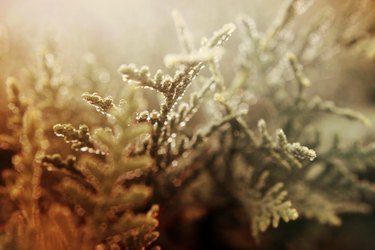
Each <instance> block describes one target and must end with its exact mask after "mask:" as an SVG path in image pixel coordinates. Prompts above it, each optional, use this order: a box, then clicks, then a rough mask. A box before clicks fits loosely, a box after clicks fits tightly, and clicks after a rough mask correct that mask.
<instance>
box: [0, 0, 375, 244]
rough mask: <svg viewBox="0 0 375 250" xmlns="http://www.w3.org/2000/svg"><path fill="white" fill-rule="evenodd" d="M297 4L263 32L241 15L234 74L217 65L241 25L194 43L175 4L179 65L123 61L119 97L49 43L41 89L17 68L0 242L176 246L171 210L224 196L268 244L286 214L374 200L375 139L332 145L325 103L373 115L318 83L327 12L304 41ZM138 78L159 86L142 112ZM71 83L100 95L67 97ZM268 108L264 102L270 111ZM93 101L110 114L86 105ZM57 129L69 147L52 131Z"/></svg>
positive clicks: (1, 143)
mask: <svg viewBox="0 0 375 250" xmlns="http://www.w3.org/2000/svg"><path fill="white" fill-rule="evenodd" d="M302 9H303V8H302ZM301 13H302V11H301V1H299V0H291V1H289V2H288V3H287V4H286V5H285V7H284V8H283V9H282V10H281V11H280V13H279V16H278V17H277V18H276V19H275V21H274V22H273V24H271V25H270V27H269V28H268V29H267V30H266V32H264V33H261V32H259V31H258V30H257V28H256V27H255V22H254V21H252V20H251V19H249V18H247V17H244V16H243V17H241V18H240V19H239V24H238V26H239V28H240V29H241V30H242V38H241V39H242V42H241V45H240V48H239V53H238V60H237V62H238V63H237V65H236V66H237V67H236V68H235V72H234V74H233V79H232V80H227V79H226V77H224V76H223V74H222V73H221V70H220V60H222V59H223V57H222V56H223V53H224V49H223V44H224V42H225V41H227V40H228V39H229V38H230V36H231V35H232V34H233V33H234V32H235V30H236V26H235V25H234V24H232V23H229V24H226V25H224V26H223V27H222V28H221V29H219V30H218V31H216V32H214V33H213V35H212V36H211V37H210V38H203V39H202V40H201V46H200V47H199V48H196V47H195V45H194V41H193V39H192V35H191V33H190V31H189V29H188V27H187V25H186V23H185V21H184V20H183V18H182V16H180V15H179V14H178V13H177V12H174V13H173V17H174V20H175V26H176V29H177V34H178V36H179V37H178V38H179V40H180V43H181V47H182V52H181V53H179V54H169V55H166V56H165V58H164V63H165V65H166V67H168V68H174V69H175V71H174V72H173V73H164V72H163V71H162V70H161V69H159V70H157V71H156V73H155V74H152V73H150V69H149V67H147V66H142V67H140V68H139V67H137V66H136V65H134V64H124V65H122V66H120V68H119V69H118V72H119V73H120V74H121V76H122V79H123V81H124V82H125V83H126V84H128V85H130V86H126V87H124V88H123V89H122V90H121V91H118V92H119V93H121V94H119V93H117V94H116V96H115V98H112V97H111V96H107V94H109V93H106V89H107V87H103V84H105V83H103V82H102V81H100V79H98V77H97V75H96V74H97V71H98V66H97V65H95V63H94V61H93V60H89V61H88V62H86V63H87V65H86V68H85V69H86V71H85V73H84V74H83V78H84V79H85V80H86V83H87V85H88V86H85V84H84V85H83V86H84V87H82V86H81V88H82V89H81V88H79V89H78V90H77V89H73V88H72V85H71V81H70V80H68V79H69V77H68V78H66V77H62V74H61V72H60V67H59V66H58V64H57V63H56V60H55V56H54V54H53V53H52V52H48V51H44V52H43V53H42V55H41V65H40V67H39V68H38V69H37V70H35V72H33V71H31V72H29V73H30V74H29V78H28V81H29V82H30V83H34V84H35V85H36V86H37V87H36V89H35V91H31V93H28V92H27V91H25V92H24V91H21V88H20V87H19V85H18V83H17V81H16V80H15V79H13V78H9V79H8V81H7V93H8V102H9V108H10V111H11V112H12V113H11V115H10V116H9V117H8V123H9V129H10V132H9V133H8V134H2V135H1V136H0V149H2V148H6V149H8V150H10V151H11V152H12V169H11V170H4V171H3V173H2V174H3V178H2V179H3V180H4V182H5V185H4V186H1V187H0V198H1V201H3V200H4V204H6V207H7V209H4V211H6V213H7V214H6V223H5V226H6V228H5V231H4V233H2V235H1V238H0V246H1V247H3V248H5V249H42V250H43V249H103V250H104V249H130V250H138V249H146V248H147V249H149V248H153V249H159V246H158V245H159V244H161V245H168V244H170V243H169V242H170V241H169V239H168V237H169V236H168V222H170V221H173V220H174V219H175V217H178V218H180V217H181V218H184V216H183V215H186V214H189V212H191V211H203V212H198V213H196V214H195V215H194V212H191V213H192V214H193V215H191V214H190V217H189V216H187V215H186V216H185V217H186V218H192V217H194V216H196V217H198V219H200V218H201V217H203V216H205V215H207V214H209V213H210V212H212V211H214V210H220V209H222V208H225V209H227V211H226V212H227V213H233V214H232V215H229V218H231V220H232V222H233V223H235V224H236V226H237V227H238V228H240V229H243V230H246V231H250V234H249V237H251V236H252V237H253V239H254V240H255V241H257V242H258V243H260V244H261V243H262V241H261V240H260V239H261V234H260V233H261V232H265V231H267V229H268V228H269V227H271V226H272V227H274V228H277V227H278V226H279V224H280V221H281V220H282V221H284V222H286V223H287V222H290V221H294V220H297V219H298V218H300V217H305V218H308V219H316V220H317V221H319V222H320V223H326V224H330V225H336V226H337V225H340V224H341V219H340V214H342V213H348V212H349V213H352V212H356V213H366V212H369V211H370V209H371V202H369V200H368V197H373V195H375V184H373V183H372V182H370V181H369V180H366V179H364V176H365V175H364V173H366V172H367V171H369V170H373V168H374V166H375V164H374V163H375V162H374V157H375V147H374V144H369V145H363V146H362V144H361V143H359V142H355V143H354V144H353V145H349V146H346V147H345V146H342V145H341V144H340V136H339V135H332V138H333V143H332V145H331V146H327V145H324V143H322V140H321V135H320V133H321V131H320V130H319V122H320V121H321V120H322V119H323V118H324V117H325V116H323V115H322V114H326V115H334V116H338V117H339V118H336V119H342V118H345V119H348V120H352V121H359V122H360V123H362V124H364V125H366V126H370V125H371V123H370V121H369V120H368V119H367V118H366V117H365V116H364V115H363V114H361V113H359V112H356V111H354V110H351V109H348V108H342V107H339V106H337V105H336V104H335V103H334V102H333V101H326V100H323V99H322V98H321V97H319V96H318V95H313V94H312V93H311V92H310V90H309V88H310V87H311V86H313V85H314V83H313V81H311V80H310V78H309V77H308V73H307V71H305V68H308V65H311V64H313V63H316V62H320V61H322V60H323V58H322V57H321V55H322V53H323V52H325V51H326V50H329V49H330V48H332V46H333V45H332V44H329V43H328V44H324V46H323V45H322V46H317V45H315V46H316V47H314V45H313V44H312V42H311V40H312V36H313V35H314V34H315V35H316V34H318V33H319V32H320V28H319V27H320V26H321V25H322V24H324V23H326V22H327V23H329V22H330V20H328V17H327V16H325V15H323V16H320V17H318V18H317V19H316V20H315V21H314V22H312V23H310V26H309V27H307V29H306V30H304V32H302V33H303V34H302V36H301V35H300V33H301V32H300V33H298V32H297V34H296V37H298V38H300V39H289V38H288V36H286V35H285V34H286V33H287V32H290V33H293V32H295V31H294V30H292V28H291V27H290V26H291V24H293V22H294V21H295V20H296V19H298V15H299V14H301ZM295 41H297V42H295ZM91 59H92V58H91ZM205 66H208V67H207V68H208V70H204V68H205ZM168 72H171V70H170V71H168ZM203 75H204V76H203ZM79 79H82V76H80V77H79ZM192 85H193V87H195V88H193V90H191V89H190V86H192ZM133 87H134V88H133ZM136 88H140V89H136ZM142 89H147V90H151V91H153V93H155V95H161V96H162V101H161V103H160V104H158V105H156V107H155V105H154V106H152V104H149V106H148V107H147V109H146V110H142V109H143V107H142V106H141V105H139V103H140V99H139V98H141V95H140V93H143V90H142ZM197 89H199V90H197ZM70 91H71V93H72V94H74V95H77V97H79V96H81V98H82V99H83V100H84V101H85V102H86V104H89V105H90V106H91V107H87V106H82V105H81V104H79V103H80V102H79V101H78V100H77V99H75V98H77V97H74V98H72V97H67V95H66V92H68V93H70ZM85 91H90V93H89V92H85ZM95 91H97V92H100V94H99V93H97V92H95ZM76 92H79V93H76ZM82 92H83V94H81V93H82ZM122 93H126V94H125V95H123V94H122ZM72 94H70V95H69V96H71V95H72ZM24 95H25V96H28V97H29V98H25V96H24ZM121 95H122V96H121ZM118 97H121V98H120V100H119V101H117V100H118ZM29 100H32V101H29ZM142 101H144V100H143V99H142ZM264 106H266V108H268V109H269V110H270V111H269V114H268V113H267V114H264V113H262V112H261V111H262V110H264ZM90 108H91V109H92V108H94V109H95V110H96V111H97V112H99V113H100V114H102V115H104V116H100V115H98V116H94V117H95V118H93V116H92V115H82V117H79V114H86V113H88V112H89V111H90ZM60 113H61V114H60ZM259 113H260V114H259ZM51 117H52V118H51ZM202 117H204V118H205V119H202ZM50 118H51V119H50ZM266 121H267V122H266ZM60 122H71V123H72V124H70V123H60ZM73 123H74V124H80V125H78V126H76V125H73ZM85 124H87V125H85ZM275 128H277V129H275ZM311 128H314V132H315V136H314V138H312V137H311V133H309V132H310V131H311ZM273 130H275V132H274V133H273V132H272V133H271V132H269V131H273ZM52 131H53V133H54V134H55V135H56V136H57V137H62V138H63V139H64V141H65V142H66V143H67V144H70V145H71V148H70V149H68V148H66V147H65V146H64V145H63V144H61V142H60V141H58V140H55V138H53V137H52V136H48V135H49V133H51V132H52ZM197 190H198V191H197ZM159 208H160V213H161V214H160V217H159V215H158V213H159ZM194 209H195V210H194ZM0 211H1V210H0ZM237 211H241V215H243V216H245V219H244V218H243V217H241V218H238V219H237V217H236V212H237ZM176 214H177V215H176ZM179 215H180V217H179ZM226 215H228V214H226ZM159 218H160V223H159ZM195 219H196V218H195ZM186 220H187V221H183V220H182V222H184V223H187V224H189V223H191V224H192V222H191V221H189V220H188V219H186ZM244 221H246V223H244ZM178 223H179V222H178ZM244 224H245V225H244ZM174 226H176V225H175V224H174ZM176 227H177V226H176ZM249 228H250V230H249ZM159 232H160V233H159ZM159 234H161V236H160V238H159ZM250 235H251V236H250ZM29 242H37V243H35V244H36V245H35V246H31V245H30V244H28V243H29ZM176 248H178V247H176Z"/></svg>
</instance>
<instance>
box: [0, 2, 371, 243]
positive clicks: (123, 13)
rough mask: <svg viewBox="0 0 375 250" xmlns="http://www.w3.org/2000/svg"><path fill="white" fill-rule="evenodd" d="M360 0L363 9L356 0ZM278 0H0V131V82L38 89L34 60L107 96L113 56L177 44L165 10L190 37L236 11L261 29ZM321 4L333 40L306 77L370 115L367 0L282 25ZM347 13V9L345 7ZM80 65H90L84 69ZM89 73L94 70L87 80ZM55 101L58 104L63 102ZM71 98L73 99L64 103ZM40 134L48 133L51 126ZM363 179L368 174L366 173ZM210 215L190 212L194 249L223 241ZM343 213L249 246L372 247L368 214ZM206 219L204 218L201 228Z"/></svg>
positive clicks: (354, 129) (239, 238) (150, 57)
mask: <svg viewBox="0 0 375 250" xmlns="http://www.w3.org/2000/svg"><path fill="white" fill-rule="evenodd" d="M362 2H366V5H365V8H363V9H361V4H360V3H362ZM283 3H284V1H283V0H250V1H249V0H248V1H245V0H236V1H228V0H205V1H199V0H189V1H188V0H180V1H174V0H161V1H155V0H139V1H121V0H108V1H90V0H79V1H73V0H65V1H51V0H32V1H28V0H13V1H6V0H0V112H1V113H0V132H2V133H4V132H8V129H7V127H6V125H7V119H6V118H7V117H8V116H9V114H10V112H9V111H8V108H7V101H6V97H5V84H4V83H5V79H6V78H7V77H8V76H11V75H13V76H17V78H20V79H22V80H24V81H21V87H23V85H24V86H25V89H26V91H27V89H30V90H33V89H34V88H38V87H37V86H36V85H34V83H35V82H33V81H32V80H30V79H31V78H32V77H33V72H34V73H35V72H41V71H43V62H47V66H48V60H53V61H55V60H56V61H58V66H56V68H54V69H53V70H54V71H55V72H56V73H57V74H58V75H61V77H62V78H64V80H65V81H67V82H69V84H70V86H71V88H70V89H74V90H75V91H76V92H71V91H69V92H66V93H65V95H66V96H68V97H69V98H72V99H74V98H76V100H79V99H80V94H81V93H82V92H85V91H94V90H95V91H98V92H99V93H100V94H111V95H113V96H115V97H116V95H115V94H116V92H117V90H118V88H119V87H118V85H119V84H120V85H121V84H122V83H120V82H121V76H120V75H118V74H117V73H116V71H117V68H118V66H119V65H120V64H121V63H130V62H133V63H135V64H137V65H149V66H150V68H151V69H152V71H155V70H156V69H158V68H162V67H163V61H162V58H163V56H164V55H165V54H167V53H170V52H174V51H179V46H178V38H177V37H176V35H175V30H174V26H173V25H172V19H171V17H170V13H171V12H172V10H175V9H177V10H178V11H179V12H181V14H182V15H183V16H184V17H185V19H186V21H187V22H188V24H189V27H190V29H191V30H192V31H193V34H194V36H195V38H200V37H202V36H207V35H209V34H210V33H211V31H212V30H215V29H216V28H217V27H218V25H220V24H222V23H227V22H232V21H234V20H236V19H237V17H238V16H239V15H241V14H244V15H246V16H249V17H251V18H253V19H254V20H255V22H256V24H257V27H258V29H259V30H260V31H265V29H266V28H267V27H268V26H269V25H270V23H272V21H273V20H274V19H275V17H276V15H277V13H278V11H279V9H280V8H281V6H282V5H283ZM324 11H330V13H331V15H332V16H335V20H334V21H333V22H335V23H334V25H333V28H332V29H329V30H325V31H323V32H324V34H322V35H324V37H325V38H324V39H333V38H334V39H336V38H337V37H340V39H336V40H335V41H334V42H335V43H337V44H339V46H338V47H332V51H329V52H330V53H332V54H331V55H326V56H327V57H326V60H323V61H319V62H318V63H317V64H315V65H312V66H311V67H308V69H307V72H306V73H307V75H308V76H309V77H310V79H311V81H312V82H314V84H313V85H312V87H311V89H310V90H309V91H311V92H314V93H317V94H319V95H320V96H322V97H323V98H326V97H327V98H329V99H331V100H334V101H335V103H337V104H339V105H340V106H347V107H351V108H355V109H356V110H359V111H361V112H363V113H364V114H366V115H367V116H368V117H369V118H370V120H371V121H372V122H373V124H375V109H374V107H375V16H374V14H373V13H374V11H375V1H373V0H370V1H357V0H345V1H342V0H316V1H315V2H314V3H313V5H312V6H311V8H309V9H308V10H307V11H306V13H304V15H303V16H301V17H298V18H299V21H298V22H295V23H293V24H292V25H293V26H292V29H295V30H298V29H301V28H303V27H304V25H306V23H307V21H306V20H310V19H311V18H312V17H314V16H315V15H316V14H318V13H322V12H324ZM353 13H357V14H355V15H352V14H353ZM332 18H333V17H332ZM342 26H346V27H342ZM337 34H338V35H337ZM316 39H318V40H319V39H322V38H320V37H317V38H316ZM239 42H240V34H239V32H235V33H234V35H233V37H232V39H231V40H230V41H228V43H227V45H226V53H225V55H224V58H223V59H222V63H221V69H222V72H223V75H224V77H226V78H229V79H231V78H232V76H233V72H234V68H235V65H236V61H235V60H236V59H235V55H236V51H237V49H238V44H239ZM49 51H53V54H54V57H51V56H50V55H49ZM324 56H325V55H323V57H324ZM53 65H56V64H55V63H53ZM47 68H48V67H47ZM90 70H92V71H93V72H95V74H90V73H88V72H90ZM66 72H67V74H66ZM85 72H86V73H87V75H85V74H84V73H85ZM93 76H94V79H91V78H90V77H93ZM27 79H29V80H27ZM93 82H96V83H97V84H98V85H100V86H101V87H98V88H99V89H94V90H90V89H87V88H88V87H92V86H94V85H92V83H93ZM103 86H104V87H103ZM116 86H117V87H116ZM100 88H102V89H100ZM62 91H64V90H62ZM145 95H146V96H147V93H146V94H145ZM149 97H150V98H153V97H152V96H149ZM40 98H43V97H40ZM56 101H58V100H56ZM75 103H77V104H75ZM56 105H57V107H56V109H57V110H58V108H59V107H60V108H63V107H64V105H66V104H61V105H60V106H59V104H58V103H57V104H56ZM72 105H80V104H79V102H72ZM73 107H74V106H73ZM70 109H71V110H74V108H70ZM77 110H79V109H77ZM91 114H92V113H90V111H88V112H87V114H85V115H84V116H80V114H74V113H66V114H65V116H64V117H58V120H53V117H52V120H50V121H48V122H47V124H46V125H45V127H51V128H52V125H53V124H55V123H58V122H59V121H68V120H69V121H72V117H76V120H74V123H75V124H79V123H80V122H81V121H85V122H87V121H89V122H90V124H102V123H103V120H100V118H97V116H94V115H91ZM202 119H203V118H202ZM319 127H320V128H322V131H323V138H324V133H326V134H333V133H336V132H337V133H340V135H341V136H342V141H343V143H344V144H345V143H347V144H349V143H350V142H352V141H353V140H354V139H358V138H363V140H364V141H365V142H366V141H373V140H374V139H375V128H374V126H371V127H370V128H369V129H368V130H364V129H362V127H361V125H360V124H350V126H349V122H346V121H342V120H337V118H328V119H325V120H322V121H321V122H320V123H319ZM349 127H350V129H348V128H349ZM47 136H51V137H53V136H52V130H51V131H50V134H49V135H48V134H47ZM52 140H54V139H52ZM53 145H54V146H53V147H52V148H50V149H49V150H50V151H51V152H55V151H56V150H55V149H56V148H59V152H61V150H64V148H65V149H66V150H68V147H66V146H64V145H63V144H62V143H61V142H56V143H54V144H53ZM10 156H11V154H10V152H7V151H2V153H1V155H0V162H1V163H3V164H2V165H3V166H5V165H6V164H7V163H8V164H10ZM368 179H372V180H375V173H372V175H371V176H370V177H368ZM373 204H375V201H374V202H373ZM210 219H212V218H211V217H205V219H204V220H206V221H198V222H197V224H198V225H196V226H197V228H199V230H200V231H199V233H200V235H201V237H202V239H198V241H199V242H204V243H205V244H207V247H206V248H205V245H202V249H209V248H208V246H209V247H212V246H215V249H227V248H231V246H225V245H219V244H217V243H216V242H211V241H210V240H212V239H215V237H217V235H216V234H215V237H212V235H209V234H210V233H211V232H215V228H212V225H217V227H220V223H221V222H220V221H215V222H214V223H212V221H209V220H210ZM207 221H209V222H207ZM343 222H344V223H343V226H341V227H338V228H333V227H329V226H324V225H320V224H318V223H315V222H308V223H307V221H305V220H304V219H302V220H299V221H297V222H293V223H289V224H282V225H280V227H279V228H278V229H271V230H269V231H267V232H266V233H265V236H264V238H263V240H262V242H263V244H262V245H261V246H258V247H257V248H258V249H270V248H273V249H374V248H375V240H374V239H373V237H372V233H373V229H374V225H375V214H374V213H372V214H370V215H345V216H344V217H343ZM215 223H216V224H215ZM207 225H210V226H211V227H210V228H207ZM194 228H195V227H194ZM183 230H189V229H182V231H183ZM177 231H179V230H177ZM180 231H181V230H180ZM171 234H172V235H173V232H172V233H171ZM175 237H176V238H179V236H175ZM223 237H224V238H225V237H236V238H235V240H233V241H235V242H236V244H237V246H236V247H238V246H241V243H243V246H244V247H243V249H246V247H247V246H249V242H248V241H251V240H247V239H248V238H249V236H248V235H241V234H239V233H233V234H231V232H230V230H229V232H226V234H225V235H223ZM250 245H251V244H250ZM309 245H311V247H310V248H309ZM239 249H241V248H239Z"/></svg>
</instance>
